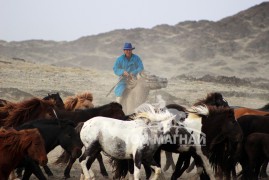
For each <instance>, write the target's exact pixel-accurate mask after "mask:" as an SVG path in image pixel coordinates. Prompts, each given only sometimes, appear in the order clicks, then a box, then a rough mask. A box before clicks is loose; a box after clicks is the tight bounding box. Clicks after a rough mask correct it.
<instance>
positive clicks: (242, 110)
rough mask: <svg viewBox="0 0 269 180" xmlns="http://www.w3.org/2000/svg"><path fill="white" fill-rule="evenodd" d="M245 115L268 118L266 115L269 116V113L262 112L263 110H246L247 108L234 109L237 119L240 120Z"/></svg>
mask: <svg viewBox="0 0 269 180" xmlns="http://www.w3.org/2000/svg"><path fill="white" fill-rule="evenodd" d="M245 115H258V116H266V115H269V112H266V111H261V110H257V109H250V108H245V107H240V108H236V109H234V116H235V119H238V118H240V117H241V116H245Z"/></svg>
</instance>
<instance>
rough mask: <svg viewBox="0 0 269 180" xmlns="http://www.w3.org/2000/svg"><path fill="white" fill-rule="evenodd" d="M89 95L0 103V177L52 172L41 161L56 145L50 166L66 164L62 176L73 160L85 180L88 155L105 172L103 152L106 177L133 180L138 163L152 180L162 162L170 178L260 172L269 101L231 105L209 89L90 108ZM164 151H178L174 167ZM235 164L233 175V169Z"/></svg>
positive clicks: (266, 147) (267, 147)
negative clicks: (173, 98) (58, 150)
mask: <svg viewBox="0 0 269 180" xmlns="http://www.w3.org/2000/svg"><path fill="white" fill-rule="evenodd" d="M83 98H84V99H85V100H83ZM92 100H93V98H92V94H90V93H86V94H84V95H79V96H78V98H76V97H72V98H71V97H68V98H67V99H66V100H65V101H63V100H62V98H61V97H60V94H59V93H55V94H48V96H46V97H44V98H37V97H34V98H31V99H28V100H24V101H21V102H10V101H7V100H0V127H1V128H0V179H3V180H6V179H8V177H9V176H10V175H12V174H13V176H14V174H16V176H22V179H30V176H31V175H32V174H34V175H35V176H36V177H37V178H38V179H41V180H46V179H47V176H53V172H52V171H51V170H50V168H49V166H48V165H46V164H47V162H48V159H47V154H48V153H49V152H50V151H52V150H53V149H54V148H55V147H56V146H61V147H62V148H63V149H64V152H63V154H61V155H60V156H59V158H58V159H57V161H56V162H55V164H56V165H58V164H60V163H68V164H67V166H66V168H65V170H64V172H63V174H64V177H65V178H66V179H67V178H70V171H71V168H72V165H73V163H74V162H75V161H76V160H77V159H79V162H80V165H81V170H82V174H83V177H84V178H85V179H94V178H95V174H94V173H93V171H91V165H92V163H93V161H94V160H95V159H97V160H98V162H99V164H100V173H101V174H102V175H103V176H104V177H107V176H108V173H107V171H106V167H105V164H104V162H103V158H102V155H104V154H105V155H106V156H108V157H109V159H110V161H109V162H110V165H111V166H112V167H113V178H114V179H121V178H124V177H125V176H127V174H128V173H129V176H130V177H133V178H134V179H135V180H138V179H140V178H141V175H140V174H141V170H142V167H143V168H144V170H145V174H146V179H149V178H152V179H158V178H160V177H162V176H163V173H164V172H165V170H167V169H168V168H169V167H170V166H172V168H173V171H174V172H173V174H172V176H171V179H178V178H179V177H180V176H181V175H182V174H183V173H184V172H185V171H186V170H188V171H190V170H191V169H190V167H191V166H192V165H194V166H196V172H195V173H194V175H193V176H194V178H199V177H200V179H217V178H220V179H223V178H225V179H232V178H235V179H237V178H241V179H258V178H259V177H260V176H266V175H267V174H266V167H267V164H268V160H269V153H268V152H269V105H265V106H264V107H262V108H259V109H251V108H245V107H232V106H229V103H228V102H227V101H226V100H225V99H224V98H223V96H222V94H220V93H217V92H213V93H209V94H208V95H207V96H206V97H205V98H202V99H199V100H197V102H196V103H194V104H193V106H191V107H185V106H181V105H179V104H169V105H166V106H165V107H160V106H158V107H157V106H154V105H152V104H147V103H143V104H141V105H140V106H138V107H137V108H135V109H134V110H133V112H132V113H126V112H125V111H124V109H123V107H122V105H121V104H119V103H116V102H111V103H108V104H104V105H102V106H98V107H95V106H94V105H93V103H92ZM162 151H165V155H166V164H165V166H164V169H163V170H162V169H161V164H162V163H161V152H162ZM101 152H103V153H102V154H101ZM172 153H177V154H179V156H178V159H177V161H176V164H175V163H174V160H173V158H172ZM192 160H193V161H192ZM238 164H240V165H241V167H242V171H240V172H236V166H237V165H238ZM40 166H41V167H42V168H43V169H44V171H45V173H46V175H47V176H46V175H44V173H43V171H42V169H41V168H40ZM188 168H189V169H188ZM15 170H16V173H15ZM22 172H23V173H22ZM153 172H154V173H153Z"/></svg>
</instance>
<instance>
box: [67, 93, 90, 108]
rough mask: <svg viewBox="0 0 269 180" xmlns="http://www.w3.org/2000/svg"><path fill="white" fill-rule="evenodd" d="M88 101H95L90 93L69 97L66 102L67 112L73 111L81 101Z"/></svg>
mask: <svg viewBox="0 0 269 180" xmlns="http://www.w3.org/2000/svg"><path fill="white" fill-rule="evenodd" d="M85 100H88V101H90V102H92V101H93V95H92V93H90V92H82V93H79V94H76V95H75V96H68V97H67V98H66V99H65V101H64V107H65V109H66V110H67V111H73V110H74V108H75V106H76V104H77V103H78V102H79V101H82V102H83V101H85Z"/></svg>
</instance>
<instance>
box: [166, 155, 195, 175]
mask: <svg viewBox="0 0 269 180" xmlns="http://www.w3.org/2000/svg"><path fill="white" fill-rule="evenodd" d="M190 160H191V155H190V153H188V152H183V153H180V154H179V156H178V160H177V164H176V168H175V171H174V173H173V174H172V177H171V179H172V180H176V179H177V178H179V177H180V176H181V175H182V174H183V173H184V171H185V170H186V169H187V168H188V167H189V165H190ZM183 163H184V165H183ZM182 165H183V167H182Z"/></svg>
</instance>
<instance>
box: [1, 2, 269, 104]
mask: <svg viewBox="0 0 269 180" xmlns="http://www.w3.org/2000/svg"><path fill="white" fill-rule="evenodd" d="M268 9H269V2H264V3H261V4H259V5H257V6H254V7H252V8H250V9H247V10H244V11H241V12H239V13H237V14H235V15H233V16H230V17H226V18H224V19H222V20H220V21H217V22H212V21H207V20H203V21H198V22H196V21H185V22H180V23H178V24H176V25H175V26H169V25H165V24H163V25H158V26H156V27H154V28H152V29H143V28H136V29H129V30H125V29H120V30H114V31H111V32H107V33H103V34H99V35H95V36H87V37H81V38H79V39H77V40H75V41H70V42H67V41H63V42H55V41H44V40H28V41H21V42H6V41H0V94H1V98H3V99H7V100H10V101H20V100H23V99H26V98H30V97H32V96H38V97H44V96H46V95H47V93H52V92H60V94H61V96H62V98H63V99H64V98H65V97H67V96H69V95H74V94H76V93H78V92H82V91H91V92H92V93H93V95H94V104H95V105H101V104H104V103H108V102H111V101H113V100H114V99H115V97H114V94H113V93H111V94H109V95H108V96H107V97H106V95H107V93H108V92H109V90H110V89H111V88H112V87H113V85H115V84H116V82H117V77H116V76H115V75H114V74H113V72H112V66H113V63H114V61H115V59H116V57H117V56H118V55H120V54H121V53H122V50H121V48H122V45H123V43H124V42H125V41H131V42H132V43H133V44H134V45H135V46H136V50H135V51H134V52H135V53H137V54H139V55H140V56H141V58H142V59H143V62H144V65H145V69H146V70H148V71H150V72H151V73H153V74H156V75H159V76H161V77H166V78H168V86H167V88H165V89H161V90H156V91H153V92H151V94H150V96H149V101H151V102H154V101H155V100H156V95H157V94H161V95H162V96H163V98H164V99H165V100H166V101H167V103H178V104H181V105H187V106H188V105H191V104H193V103H194V102H195V101H196V100H197V99H201V98H204V97H205V96H206V94H207V93H210V92H214V91H218V92H220V93H222V94H223V95H224V97H225V98H226V99H227V100H228V102H229V103H230V104H231V105H239V106H246V107H253V108H259V107H261V106H263V105H265V104H267V103H268V101H269V93H268V89H269V78H268V76H266V75H267V74H268V71H269V11H268Z"/></svg>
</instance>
